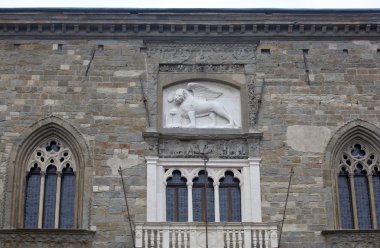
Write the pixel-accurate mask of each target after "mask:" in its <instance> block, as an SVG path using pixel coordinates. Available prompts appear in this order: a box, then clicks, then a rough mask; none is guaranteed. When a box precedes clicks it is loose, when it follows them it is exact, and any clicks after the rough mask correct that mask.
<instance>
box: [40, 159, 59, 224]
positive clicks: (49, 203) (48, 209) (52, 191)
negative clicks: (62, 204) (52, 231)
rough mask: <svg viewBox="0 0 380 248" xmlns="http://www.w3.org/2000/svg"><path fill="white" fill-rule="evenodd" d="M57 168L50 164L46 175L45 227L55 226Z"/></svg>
mask: <svg viewBox="0 0 380 248" xmlns="http://www.w3.org/2000/svg"><path fill="white" fill-rule="evenodd" d="M56 171H57V168H56V167H55V166H54V165H49V166H48V168H47V170H46V177H45V196H44V218H43V228H54V221H55V198H56V197H55V196H56V191H57V174H56Z"/></svg>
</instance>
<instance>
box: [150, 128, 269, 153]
mask: <svg viewBox="0 0 380 248" xmlns="http://www.w3.org/2000/svg"><path fill="white" fill-rule="evenodd" d="M261 137H262V134H261V133H250V134H227V135H224V134H219V135H195V136H191V135H181V134H173V135H170V134H169V135H161V134H159V133H151V132H145V133H144V139H145V141H146V144H147V146H146V155H147V156H158V157H160V158H201V157H202V155H201V154H200V153H203V152H204V153H207V154H208V156H209V157H210V158H223V159H247V158H248V157H255V156H257V155H258V154H259V142H260V139H261Z"/></svg>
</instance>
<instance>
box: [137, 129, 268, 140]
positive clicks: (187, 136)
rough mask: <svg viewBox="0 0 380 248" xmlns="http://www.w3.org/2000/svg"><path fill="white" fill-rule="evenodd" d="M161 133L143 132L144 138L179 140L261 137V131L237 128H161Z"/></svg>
mask: <svg viewBox="0 0 380 248" xmlns="http://www.w3.org/2000/svg"><path fill="white" fill-rule="evenodd" d="M163 131H164V132H163V133H159V132H151V131H148V132H143V137H144V139H162V140H167V139H179V140H231V139H244V140H247V139H261V138H262V137H263V133H261V132H250V133H241V132H239V131H238V130H233V129H232V130H225V131H219V130H215V129H188V130H184V129H181V131H180V130H179V129H178V131H177V130H175V131H173V130H168V129H163Z"/></svg>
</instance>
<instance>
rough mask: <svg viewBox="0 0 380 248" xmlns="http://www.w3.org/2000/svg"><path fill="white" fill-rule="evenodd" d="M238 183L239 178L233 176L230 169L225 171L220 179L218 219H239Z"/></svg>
mask: <svg viewBox="0 0 380 248" xmlns="http://www.w3.org/2000/svg"><path fill="white" fill-rule="evenodd" d="M239 184H240V182H239V180H238V179H236V178H234V174H233V173H232V172H231V171H227V172H226V173H225V177H224V178H222V179H221V180H220V185H219V202H220V221H225V222H227V221H228V222H232V221H235V222H239V221H241V193H240V185H239Z"/></svg>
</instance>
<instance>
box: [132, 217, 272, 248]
mask: <svg viewBox="0 0 380 248" xmlns="http://www.w3.org/2000/svg"><path fill="white" fill-rule="evenodd" d="M277 230H278V228H277V225H275V224H266V223H245V222H243V223H209V224H208V225H207V235H206V225H205V224H204V223H194V222H192V223H178V222H176V223H174V222H150V223H148V222H144V223H136V248H204V247H208V248H277V247H278V238H277V237H278V231H277ZM206 240H207V243H208V245H207V246H206Z"/></svg>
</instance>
